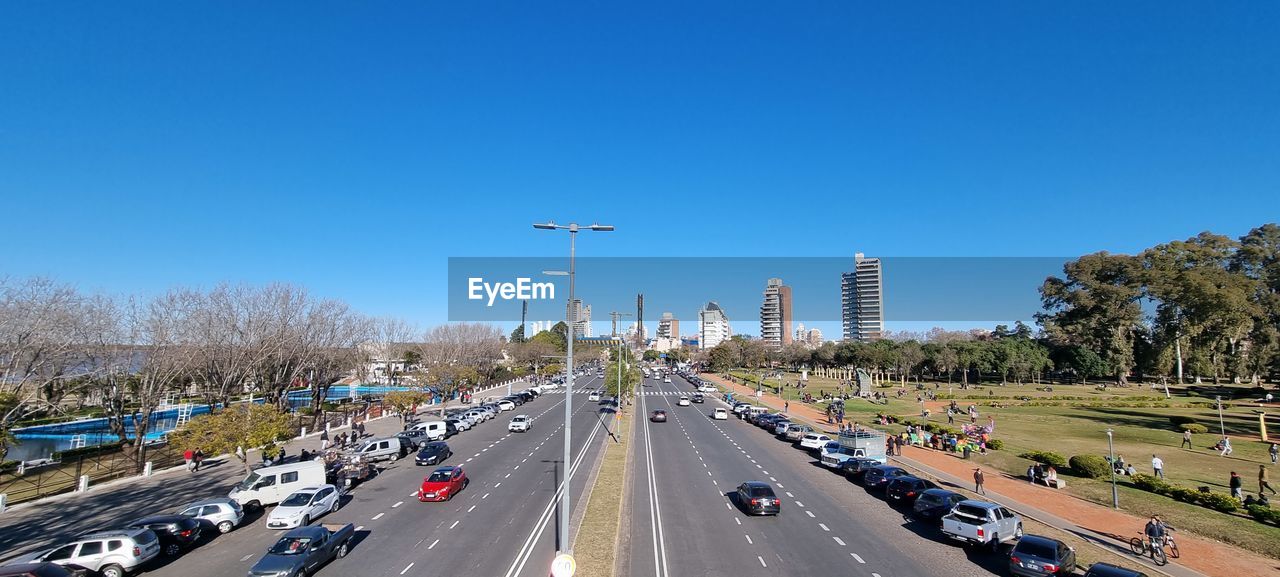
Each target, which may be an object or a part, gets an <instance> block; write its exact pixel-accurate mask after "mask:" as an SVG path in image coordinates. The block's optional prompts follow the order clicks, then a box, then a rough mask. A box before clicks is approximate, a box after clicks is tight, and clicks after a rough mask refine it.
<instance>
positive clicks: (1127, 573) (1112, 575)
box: [1084, 563, 1147, 577]
mask: <svg viewBox="0 0 1280 577" xmlns="http://www.w3.org/2000/svg"><path fill="white" fill-rule="evenodd" d="M1084 577H1147V574H1146V573H1143V572H1141V571H1134V570H1133V569H1128V568H1126V567H1121V566H1119V565H1112V564H1110V563H1094V564H1093V565H1090V566H1089V570H1088V571H1085V572H1084Z"/></svg>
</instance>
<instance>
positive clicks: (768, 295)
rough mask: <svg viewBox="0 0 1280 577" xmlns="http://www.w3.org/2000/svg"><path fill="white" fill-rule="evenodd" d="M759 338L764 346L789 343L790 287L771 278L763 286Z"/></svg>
mask: <svg viewBox="0 0 1280 577" xmlns="http://www.w3.org/2000/svg"><path fill="white" fill-rule="evenodd" d="M760 339H761V340H763V341H764V344H765V346H766V347H770V348H774V349H780V348H782V347H784V346H786V345H789V344H791V287H789V286H787V285H784V284H782V279H780V278H771V279H769V281H768V283H766V284H765V287H764V302H763V303H761V305H760Z"/></svg>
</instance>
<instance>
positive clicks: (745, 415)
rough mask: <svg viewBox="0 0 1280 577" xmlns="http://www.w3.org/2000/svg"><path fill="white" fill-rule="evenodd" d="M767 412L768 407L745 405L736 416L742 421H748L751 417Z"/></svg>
mask: <svg viewBox="0 0 1280 577" xmlns="http://www.w3.org/2000/svg"><path fill="white" fill-rule="evenodd" d="M767 412H769V407H760V406H754V407H747V408H746V409H745V410H743V411H742V412H741V413H738V418H740V419H742V420H744V421H750V420H751V417H754V416H756V415H760V414H764V413H767Z"/></svg>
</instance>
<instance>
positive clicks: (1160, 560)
mask: <svg viewBox="0 0 1280 577" xmlns="http://www.w3.org/2000/svg"><path fill="white" fill-rule="evenodd" d="M1151 558H1152V559H1153V560H1155V562H1156V565H1160V566H1164V565H1166V564H1168V563H1169V557H1167V556H1165V554H1164V548H1163V547H1155V548H1153V549H1152V550H1151Z"/></svg>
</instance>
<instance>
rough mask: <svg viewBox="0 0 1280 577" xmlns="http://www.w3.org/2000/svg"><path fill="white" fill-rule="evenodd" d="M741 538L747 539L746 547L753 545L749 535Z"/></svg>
mask: <svg viewBox="0 0 1280 577" xmlns="http://www.w3.org/2000/svg"><path fill="white" fill-rule="evenodd" d="M743 537H746V538H747V544H748V545H755V543H754V542H752V541H751V535H743Z"/></svg>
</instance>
